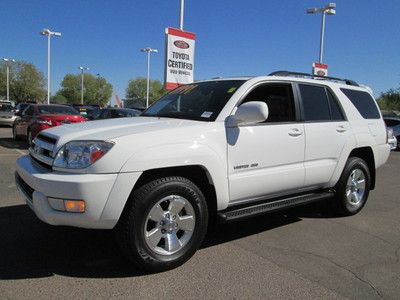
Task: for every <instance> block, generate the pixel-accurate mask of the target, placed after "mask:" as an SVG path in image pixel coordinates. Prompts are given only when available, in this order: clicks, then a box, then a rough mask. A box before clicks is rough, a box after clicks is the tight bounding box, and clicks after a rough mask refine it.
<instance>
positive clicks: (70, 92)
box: [56, 74, 113, 106]
mask: <svg viewBox="0 0 400 300" xmlns="http://www.w3.org/2000/svg"><path fill="white" fill-rule="evenodd" d="M84 76H85V77H84V89H83V102H84V104H98V105H100V106H104V105H106V104H107V102H108V101H109V100H110V98H111V95H112V91H113V88H112V85H111V84H110V83H109V82H107V80H106V79H105V78H103V77H100V76H93V75H92V74H85V75H84ZM56 96H63V97H64V98H65V99H66V100H67V102H68V103H81V75H80V74H67V75H65V77H64V79H63V81H62V82H61V89H60V90H59V91H58V92H57V94H56Z"/></svg>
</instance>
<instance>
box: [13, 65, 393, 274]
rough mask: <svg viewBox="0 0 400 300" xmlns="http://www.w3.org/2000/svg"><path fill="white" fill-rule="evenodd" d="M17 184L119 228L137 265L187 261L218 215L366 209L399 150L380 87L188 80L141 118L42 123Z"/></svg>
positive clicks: (58, 216)
mask: <svg viewBox="0 0 400 300" xmlns="http://www.w3.org/2000/svg"><path fill="white" fill-rule="evenodd" d="M29 152H30V154H29V155H28V156H23V157H21V158H19V159H18V161H17V170H16V183H17V186H18V187H19V189H20V190H21V191H22V194H23V195H24V197H25V198H26V200H27V203H28V205H29V206H30V207H31V208H32V210H33V211H34V212H35V214H36V215H37V216H38V217H39V218H40V219H41V220H42V221H44V222H46V223H48V224H52V225H67V226H76V227H84V228H102V229H115V231H116V233H117V237H118V241H119V243H120V246H121V248H122V249H123V251H124V253H125V254H126V255H127V257H128V258H129V259H131V260H132V261H133V262H134V263H135V264H136V265H137V266H138V267H142V268H144V269H146V270H150V271H159V270H166V269H170V268H173V267H176V266H178V265H180V264H182V263H184V262H185V261H186V260H188V259H189V258H190V257H191V256H192V255H193V254H194V252H195V251H196V250H197V248H198V247H199V246H200V244H201V243H202V241H203V238H204V235H205V233H206V231H207V226H208V223H209V220H211V219H218V220H220V221H231V220H236V219H240V218H246V217H250V216H254V215H259V214H264V213H267V212H271V211H276V210H280V209H284V208H288V207H293V206H296V205H301V204H305V203H309V202H313V201H318V200H323V199H327V200H328V201H329V202H331V204H332V209H335V211H337V212H340V213H341V214H346V215H352V214H356V213H357V212H359V211H360V210H361V209H362V207H363V206H364V204H365V203H366V201H367V197H368V194H369V192H370V190H372V189H374V187H375V176H376V175H375V174H376V172H375V170H376V168H378V167H379V166H381V165H382V164H384V163H385V162H386V160H387V158H388V156H389V152H390V150H389V145H388V143H387V135H386V128H385V124H384V122H383V120H382V117H381V115H380V112H379V110H378V107H377V105H376V102H375V100H374V99H373V97H372V95H371V94H370V92H369V90H368V89H367V88H364V87H360V86H359V85H358V84H357V83H355V82H353V81H350V80H342V79H337V78H318V77H316V76H310V75H307V74H302V73H290V72H275V73H272V74H270V75H269V76H262V77H253V78H247V77H246V78H244V77H243V78H226V79H221V78H219V79H214V80H209V81H203V82H196V83H193V84H189V85H186V86H181V87H179V88H177V89H175V90H174V91H172V92H170V93H169V94H167V95H165V96H164V97H162V98H161V99H160V100H159V101H157V102H156V103H155V104H153V105H152V106H151V107H150V108H148V109H147V110H146V111H145V112H144V113H143V114H142V115H141V116H139V117H136V118H123V119H112V120H101V121H94V122H86V123H81V124H76V125H64V126H59V127H55V128H51V129H49V130H46V131H43V132H41V133H40V134H39V135H38V136H37V138H36V139H35V140H34V142H33V145H32V147H31V148H30V149H29Z"/></svg>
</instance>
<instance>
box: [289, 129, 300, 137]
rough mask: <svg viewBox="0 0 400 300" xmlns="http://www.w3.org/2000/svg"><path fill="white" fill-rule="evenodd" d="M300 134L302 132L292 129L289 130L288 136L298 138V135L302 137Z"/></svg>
mask: <svg viewBox="0 0 400 300" xmlns="http://www.w3.org/2000/svg"><path fill="white" fill-rule="evenodd" d="M302 134H303V132H302V131H301V130H300V129H298V128H292V129H290V130H289V135H290V136H299V135H302Z"/></svg>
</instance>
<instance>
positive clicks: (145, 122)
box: [43, 117, 205, 145]
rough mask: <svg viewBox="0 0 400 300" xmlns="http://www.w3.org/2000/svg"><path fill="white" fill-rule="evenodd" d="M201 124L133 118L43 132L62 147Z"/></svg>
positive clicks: (70, 126)
mask: <svg viewBox="0 0 400 300" xmlns="http://www.w3.org/2000/svg"><path fill="white" fill-rule="evenodd" d="M201 123H205V122H201V121H191V120H180V119H170V118H155V117H133V118H117V119H106V120H98V121H89V122H84V123H76V124H67V125H62V126H58V127H53V128H50V129H46V130H45V131H43V132H44V133H45V134H46V135H50V136H53V137H54V138H56V139H59V141H58V145H62V144H65V143H66V142H69V141H72V140H104V141H106V140H111V139H113V138H117V137H121V136H127V135H134V134H138V133H141V134H142V133H146V132H154V131H163V130H168V129H172V128H177V127H183V126H185V127H187V126H195V125H198V124H201Z"/></svg>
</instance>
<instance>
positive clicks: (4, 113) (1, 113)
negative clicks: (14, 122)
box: [0, 111, 14, 118]
mask: <svg viewBox="0 0 400 300" xmlns="http://www.w3.org/2000/svg"><path fill="white" fill-rule="evenodd" d="M0 116H2V117H10V118H11V117H13V116H14V113H13V112H12V111H0Z"/></svg>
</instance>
